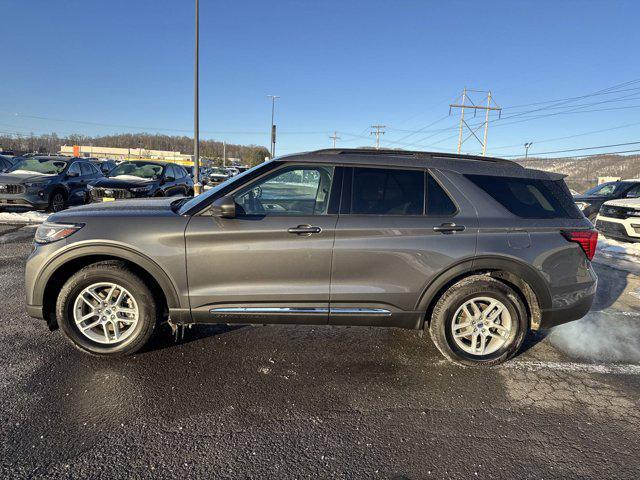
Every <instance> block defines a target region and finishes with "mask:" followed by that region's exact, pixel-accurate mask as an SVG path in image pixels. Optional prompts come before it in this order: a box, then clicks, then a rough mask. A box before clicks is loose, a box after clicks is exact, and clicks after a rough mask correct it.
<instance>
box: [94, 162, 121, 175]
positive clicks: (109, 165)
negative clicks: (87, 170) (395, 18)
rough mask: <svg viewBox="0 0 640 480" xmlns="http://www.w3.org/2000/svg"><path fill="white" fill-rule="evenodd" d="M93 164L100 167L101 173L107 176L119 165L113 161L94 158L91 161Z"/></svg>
mask: <svg viewBox="0 0 640 480" xmlns="http://www.w3.org/2000/svg"><path fill="white" fill-rule="evenodd" d="M90 161H91V163H93V164H94V165H95V166H96V167H98V168H99V169H100V171H101V172H102V174H103V175H106V174H107V173H109V172H110V171H111V170H113V169H114V168H116V166H117V165H118V164H117V163H116V162H115V161H113V160H100V159H98V158H94V159H91V160H90Z"/></svg>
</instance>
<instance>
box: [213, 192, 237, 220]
mask: <svg viewBox="0 0 640 480" xmlns="http://www.w3.org/2000/svg"><path fill="white" fill-rule="evenodd" d="M211 215H213V216H214V217H221V218H235V216H236V201H235V200H234V199H233V197H232V196H231V195H227V196H226V197H222V198H219V199H217V200H215V201H214V202H213V204H212V205H211Z"/></svg>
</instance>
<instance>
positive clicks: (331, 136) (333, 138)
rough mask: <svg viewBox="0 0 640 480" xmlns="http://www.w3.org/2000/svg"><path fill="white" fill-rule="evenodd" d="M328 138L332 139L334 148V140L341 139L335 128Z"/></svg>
mask: <svg viewBox="0 0 640 480" xmlns="http://www.w3.org/2000/svg"><path fill="white" fill-rule="evenodd" d="M329 138H330V139H332V140H333V148H336V140H342V139H341V138H340V137H339V136H338V132H336V131H335V130H334V131H333V135H329Z"/></svg>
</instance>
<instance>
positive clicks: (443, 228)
mask: <svg viewBox="0 0 640 480" xmlns="http://www.w3.org/2000/svg"><path fill="white" fill-rule="evenodd" d="M464 229H465V226H464V225H456V224H455V223H443V224H441V225H438V226H436V227H433V231H434V232H440V233H445V234H450V233H453V232H462V231H464Z"/></svg>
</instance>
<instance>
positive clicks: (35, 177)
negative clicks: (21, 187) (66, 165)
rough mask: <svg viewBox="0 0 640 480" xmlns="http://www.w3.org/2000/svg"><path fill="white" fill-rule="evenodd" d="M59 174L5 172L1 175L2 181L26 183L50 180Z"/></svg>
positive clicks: (0, 180) (0, 181) (0, 179)
mask: <svg viewBox="0 0 640 480" xmlns="http://www.w3.org/2000/svg"><path fill="white" fill-rule="evenodd" d="M57 177H58V175H43V174H41V173H14V172H9V173H3V174H2V175H0V183H25V182H40V183H44V182H48V181H50V180H53V179H55V178H57Z"/></svg>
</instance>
